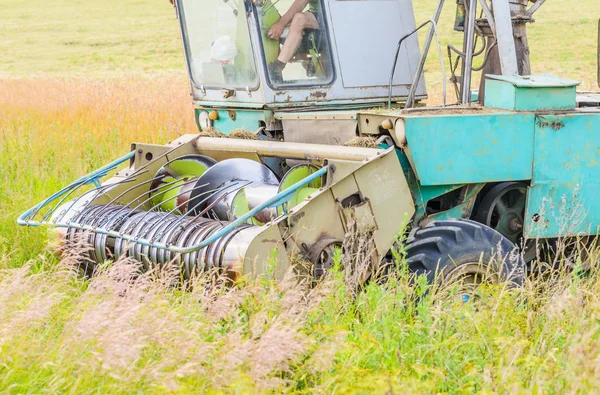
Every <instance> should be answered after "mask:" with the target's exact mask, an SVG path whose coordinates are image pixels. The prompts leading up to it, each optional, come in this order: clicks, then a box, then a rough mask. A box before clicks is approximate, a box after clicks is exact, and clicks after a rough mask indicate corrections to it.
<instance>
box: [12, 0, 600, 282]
mask: <svg viewBox="0 0 600 395" xmlns="http://www.w3.org/2000/svg"><path fill="white" fill-rule="evenodd" d="M543 2H544V0H538V1H537V2H535V3H534V4H529V3H530V2H528V0H510V1H508V0H492V1H491V2H490V1H487V2H486V0H459V1H458V11H457V14H456V15H457V18H456V25H455V29H456V30H458V31H462V32H463V34H464V45H463V47H462V49H456V48H454V47H451V46H450V47H449V48H448V53H449V54H450V57H451V63H452V67H451V70H450V72H451V73H452V78H450V81H451V82H453V83H454V87H455V90H456V94H457V99H458V104H457V105H452V106H447V105H446V103H445V99H444V105H443V106H441V107H425V106H423V105H422V104H421V103H420V102H421V101H422V100H423V99H425V98H426V97H427V94H426V89H425V82H424V77H423V71H424V64H425V60H426V57H427V54H428V53H429V52H430V47H431V46H432V44H433V45H435V43H436V42H437V47H438V50H439V52H440V55H441V49H440V48H439V40H438V39H437V31H436V25H437V22H438V20H439V18H440V15H441V11H442V8H443V6H444V1H443V0H440V1H439V3H438V6H437V8H436V10H435V13H434V15H433V17H432V19H431V20H430V21H427V22H426V23H424V24H423V25H421V26H420V27H419V28H417V25H416V22H415V18H414V15H413V9H412V4H411V1H410V0H386V1H372V0H354V1H343V0H312V1H310V7H311V9H310V11H311V14H308V17H307V14H298V15H294V17H293V18H292V19H290V20H291V24H290V26H289V29H286V31H284V32H283V34H282V35H281V37H278V34H275V35H273V34H272V33H271V30H272V29H271V27H272V26H273V25H274V24H276V23H277V22H278V21H279V20H280V18H281V15H284V14H285V13H286V11H287V10H288V8H289V7H291V6H293V4H292V1H291V0H281V1H271V0H254V1H250V0H202V1H199V0H176V1H175V7H176V10H177V15H178V17H179V21H180V25H181V32H182V38H183V46H184V50H185V56H186V59H187V68H188V71H189V76H190V81H191V93H192V98H193V103H194V105H195V118H196V121H197V124H198V127H199V129H200V132H201V133H200V134H196V135H184V136H182V137H181V138H179V139H177V140H175V141H173V142H170V143H168V144H167V145H150V144H143V143H134V144H132V147H131V151H130V152H129V153H127V154H126V155H124V156H123V157H121V158H120V159H117V160H115V161H114V162H113V163H110V164H108V165H107V166H105V167H103V168H101V169H99V170H97V171H94V172H93V173H91V174H88V175H87V176H85V177H83V178H81V179H80V180H78V181H76V182H74V183H73V184H71V185H69V186H67V187H66V188H64V189H63V190H61V191H60V192H58V193H56V194H54V195H53V196H51V197H49V198H48V199H46V200H45V201H43V202H42V203H40V204H38V205H37V206H35V207H33V208H32V209H30V210H28V211H27V212H26V213H24V214H23V215H22V216H21V217H20V218H19V220H18V222H19V224H20V225H25V226H42V225H43V226H49V227H52V228H55V229H57V230H58V233H59V235H60V237H62V238H63V239H66V240H83V241H85V242H86V243H88V244H89V246H90V249H89V253H88V258H89V261H90V262H93V263H94V264H96V263H102V262H104V261H105V260H110V259H114V258H116V257H119V256H128V257H131V258H133V259H136V260H138V261H140V262H142V263H143V264H144V267H145V268H147V269H149V268H152V267H157V266H158V265H178V266H179V267H181V270H182V276H183V278H184V279H187V278H190V277H191V276H193V275H194V274H195V273H199V272H202V271H205V270H209V269H211V268H220V269H222V270H223V272H225V273H227V274H228V275H230V276H231V277H232V278H233V279H236V278H241V277H242V276H248V277H253V276H257V275H261V274H262V273H265V272H266V271H268V270H270V269H269V268H271V267H274V268H275V269H274V270H275V275H276V276H277V277H281V276H282V275H283V273H285V271H286V270H287V269H288V268H289V267H290V265H291V263H290V261H291V257H293V256H297V255H302V256H303V257H305V258H306V259H308V260H310V261H311V262H312V264H313V265H314V272H315V274H316V275H317V276H319V275H321V274H322V273H323V272H324V271H326V270H327V269H328V268H329V267H330V266H331V265H332V262H333V259H334V256H335V252H336V249H338V248H339V247H340V246H341V245H342V244H343V242H344V238H345V236H346V235H347V234H348V233H349V232H357V233H360V234H362V235H364V236H365V237H364V239H365V240H368V242H367V243H368V246H369V249H368V251H369V254H368V255H370V259H371V260H372V262H373V263H375V264H379V263H381V262H385V261H386V260H387V261H389V259H390V254H391V253H390V251H391V249H392V248H394V246H395V243H396V242H397V236H398V233H399V232H400V230H401V228H402V227H403V224H406V223H407V222H408V227H409V228H410V229H411V233H410V235H409V237H408V239H407V240H406V241H405V245H404V248H405V251H406V254H407V262H408V266H409V269H410V270H411V271H413V272H414V273H417V274H425V275H427V276H428V279H429V280H430V281H431V282H433V281H436V279H439V280H442V281H443V280H448V279H454V280H456V279H461V280H464V281H466V282H476V283H478V282H481V281H507V280H509V281H512V282H514V283H517V284H519V283H522V281H523V278H524V276H525V274H526V271H527V269H528V267H529V265H528V263H529V262H530V261H532V260H533V258H534V257H535V250H536V248H535V243H533V242H530V241H529V240H540V239H541V240H552V239H555V238H558V237H571V236H596V235H597V234H598V229H599V226H600V199H598V198H597V197H598V195H599V194H600V157H599V155H598V152H599V150H600V108H599V107H598V101H599V99H598V97H596V98H594V96H593V95H587V96H579V95H578V94H577V93H576V86H577V85H578V83H577V82H575V81H570V80H565V79H562V78H559V77H556V76H553V75H530V74H531V72H530V65H529V57H528V56H529V49H528V44H527V31H526V29H527V24H528V23H530V22H533V19H532V16H533V13H534V12H535V11H536V10H537V9H538V8H539V7H540V6H541V5H542V4H543ZM453 3H454V2H453ZM294 4H298V3H294ZM451 6H454V4H452V5H451ZM289 15H290V14H288V16H289ZM478 16H481V17H480V18H478ZM284 18H286V17H285V16H284ZM314 20H316V21H317V22H318V24H317V25H315V24H314ZM307 21H308V22H307ZM310 21H313V23H312V25H311V23H310ZM317 26H318V28H316V27H317ZM311 27H312V28H311ZM424 27H427V28H429V34H428V35H427V37H426V40H425V42H424V45H423V50H422V51H421V50H420V48H419V43H418V39H417V35H416V33H415V32H416V31H417V30H419V29H421V28H424ZM288 30H289V31H288ZM270 37H272V38H276V39H272V38H270ZM298 37H301V39H299V41H300V44H299V45H298V47H299V48H298V50H297V51H296V52H295V55H293V56H292V57H291V58H289V59H285V58H284V59H283V60H282V59H281V58H282V56H284V52H285V51H289V50H290V48H289V47H291V48H292V49H295V47H296V44H297V42H296V43H294V42H292V41H290V44H289V47H287V46H286V42H287V41H286V40H288V39H289V40H297V41H298ZM477 56H480V57H481V58H483V60H480V61H479V62H478V64H482V65H483V66H481V67H478V68H477V67H474V66H473V64H474V59H475V58H476V57H477ZM284 61H285V62H284ZM458 70H459V71H460V72H459V73H458V75H456V74H457V71H458ZM479 70H481V71H482V73H483V77H482V83H481V86H480V87H479V89H477V90H473V89H472V86H471V85H472V84H471V80H472V75H473V73H474V72H476V71H479ZM442 74H444V70H443V64H442ZM444 81H446V76H444ZM444 91H446V83H445V82H444ZM239 130H245V131H246V132H242V133H240V132H239ZM215 131H220V132H222V133H224V134H225V135H228V134H230V133H231V134H232V135H241V136H242V137H246V139H234V138H219V137H218V136H219V134H218V133H216V132H215ZM247 131H252V132H247ZM232 132H235V133H232ZM207 135H208V136H210V135H216V136H217V137H207ZM248 137H249V138H248ZM349 141H352V144H350V145H351V146H344V145H345V143H347V142H349ZM346 145H347V144H346ZM122 165H124V166H122ZM117 170H118V172H116V174H113V175H112V177H111V178H109V179H107V180H105V181H102V180H103V178H105V177H106V176H107V175H108V174H109V173H111V174H112V172H113V171H117ZM516 246H519V247H522V251H521V252H522V253H521V255H520V256H519V254H516V253H515V250H516ZM523 257H524V258H525V259H523ZM271 265H273V266H271ZM93 266H94V265H91V268H90V269H93Z"/></svg>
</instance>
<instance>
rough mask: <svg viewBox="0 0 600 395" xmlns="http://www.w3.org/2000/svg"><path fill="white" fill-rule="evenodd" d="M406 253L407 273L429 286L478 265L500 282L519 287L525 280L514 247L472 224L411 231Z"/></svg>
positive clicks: (456, 222)
mask: <svg viewBox="0 0 600 395" xmlns="http://www.w3.org/2000/svg"><path fill="white" fill-rule="evenodd" d="M405 251H406V258H407V263H408V268H409V270H410V271H411V272H412V273H415V274H417V275H426V276H427V280H428V282H429V283H430V284H434V283H435V282H437V283H440V282H444V281H446V280H448V279H449V277H452V276H451V274H454V273H456V271H455V270H456V269H460V268H461V266H462V267H463V270H467V268H470V267H473V266H474V264H476V263H478V262H481V265H478V266H479V267H480V268H482V269H485V270H490V271H492V272H493V273H494V275H495V276H496V277H497V279H498V280H499V281H508V282H509V283H510V284H511V285H514V286H521V285H523V282H524V278H525V270H524V267H525V264H524V262H523V259H522V258H521V256H520V255H519V254H518V249H517V247H516V246H515V245H514V244H513V243H512V242H510V240H508V239H507V238H506V237H504V236H503V235H501V234H500V233H498V232H497V231H495V230H494V229H492V228H490V227H487V226H485V225H483V224H481V223H479V222H475V221H471V220H464V219H453V220H445V221H433V222H431V223H429V224H427V225H426V226H425V227H423V228H416V229H413V230H412V232H411V233H410V235H409V237H408V239H407V240H406V242H405ZM499 253H500V254H501V256H500V255H499ZM490 263H491V264H492V265H494V267H489V265H490Z"/></svg>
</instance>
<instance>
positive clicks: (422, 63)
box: [405, 0, 445, 108]
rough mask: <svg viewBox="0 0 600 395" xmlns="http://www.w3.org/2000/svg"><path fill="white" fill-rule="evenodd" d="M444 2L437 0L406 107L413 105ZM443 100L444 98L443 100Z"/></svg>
mask: <svg viewBox="0 0 600 395" xmlns="http://www.w3.org/2000/svg"><path fill="white" fill-rule="evenodd" d="M444 1H445V0H439V2H438V5H437V8H436V9H435V14H433V19H432V21H433V24H432V25H431V27H430V28H429V33H428V34H427V40H425V45H424V46H423V53H422V54H421V60H420V62H419V67H417V71H416V72H415V76H414V77H413V81H412V85H411V86H410V91H409V92H408V97H407V99H406V107H405V108H411V107H412V106H413V105H414V104H415V95H416V94H417V86H418V85H419V80H421V75H422V74H423V69H424V68H425V61H426V60H427V55H428V54H429V48H430V47H431V42H432V41H433V37H434V36H435V34H436V25H437V23H438V21H439V20H440V16H441V15H442V8H443V7H444ZM444 81H445V78H444ZM444 99H445V98H444Z"/></svg>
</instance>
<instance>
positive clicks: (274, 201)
mask: <svg viewBox="0 0 600 395" xmlns="http://www.w3.org/2000/svg"><path fill="white" fill-rule="evenodd" d="M134 154H135V153H134V152H131V153H130V154H128V155H126V156H124V157H122V158H120V159H118V160H116V161H115V162H113V163H111V164H109V165H106V166H105V167H103V168H102V169H99V170H97V171H96V172H93V173H90V174H89V175H88V176H86V177H83V178H81V179H79V180H77V181H75V182H74V183H72V184H71V185H69V186H68V187H66V188H64V189H62V190H61V191H59V192H57V193H55V194H54V195H52V196H51V197H49V198H48V199H46V200H44V201H43V202H42V203H40V204H38V205H37V206H35V207H33V208H31V209H30V210H28V211H27V212H25V213H24V214H23V215H21V216H20V217H19V219H18V220H17V223H18V224H19V225H23V226H40V225H48V226H53V227H58V228H75V229H82V230H89V231H92V232H95V233H97V234H102V235H108V236H111V237H115V238H117V237H118V238H122V239H124V240H127V241H130V242H134V243H139V244H141V245H143V246H148V247H154V248H158V249H164V250H168V251H171V252H174V253H177V254H185V253H190V252H194V251H198V250H200V249H202V248H204V247H206V246H208V245H210V244H212V243H214V242H215V241H217V240H218V239H220V238H221V237H223V236H225V235H226V234H228V233H229V232H231V231H233V230H234V229H235V228H237V227H238V226H240V225H241V224H243V223H246V222H247V221H248V220H249V219H250V218H252V217H254V216H255V215H257V214H258V213H259V212H261V211H262V210H264V209H266V208H268V207H273V206H278V205H281V204H283V203H284V202H286V201H288V200H289V199H291V197H292V196H293V195H294V194H295V193H296V192H297V191H298V190H299V189H300V188H302V187H303V186H305V185H307V184H309V183H311V182H313V181H314V180H316V179H317V178H319V177H322V176H324V175H325V174H327V169H328V168H327V166H325V167H323V168H321V169H319V170H317V171H316V172H314V173H313V174H311V175H310V176H308V177H306V178H305V179H303V180H301V181H299V182H297V183H296V184H294V185H292V186H291V187H289V188H288V189H286V190H285V191H282V192H280V193H278V194H277V195H275V196H273V197H272V198H270V199H269V200H267V201H265V202H264V203H262V204H261V205H259V206H257V207H255V208H254V209H252V210H250V211H249V212H248V213H246V214H244V215H243V216H241V217H240V218H238V219H236V220H235V221H233V222H231V223H230V224H229V225H227V226H226V227H224V228H223V229H221V230H220V231H218V232H216V233H215V234H214V235H212V236H211V237H210V238H208V239H206V240H204V241H202V242H200V243H198V244H195V245H193V246H189V247H177V246H170V245H167V244H165V243H159V242H151V241H150V240H146V239H139V238H135V237H133V236H131V235H122V234H120V233H119V232H115V231H109V230H107V229H103V228H94V227H93V226H89V225H79V224H69V223H64V222H57V223H55V224H47V223H42V222H39V221H30V220H27V219H26V218H28V216H29V214H30V213H31V212H33V211H34V210H35V209H36V208H38V207H42V206H43V205H45V204H47V203H49V202H51V201H52V200H53V199H56V198H58V197H60V196H61V195H62V194H64V193H65V192H66V191H68V190H69V188H72V187H74V186H78V185H80V184H81V183H82V182H84V181H85V183H89V182H90V180H92V179H95V178H97V177H98V176H97V175H98V174H101V173H102V172H104V173H106V172H107V171H109V170H110V169H112V168H114V167H116V166H118V165H119V164H121V163H123V162H124V161H126V160H127V159H129V158H131V157H132V156H133V155H134Z"/></svg>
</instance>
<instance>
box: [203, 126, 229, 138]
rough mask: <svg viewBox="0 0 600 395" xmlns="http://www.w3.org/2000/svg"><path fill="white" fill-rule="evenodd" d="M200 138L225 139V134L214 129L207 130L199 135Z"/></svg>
mask: <svg viewBox="0 0 600 395" xmlns="http://www.w3.org/2000/svg"><path fill="white" fill-rule="evenodd" d="M199 136H200V137H217V138H227V135H226V134H225V133H222V132H219V131H218V130H216V129H214V128H208V129H206V130H203V131H201V132H200V133H199Z"/></svg>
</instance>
